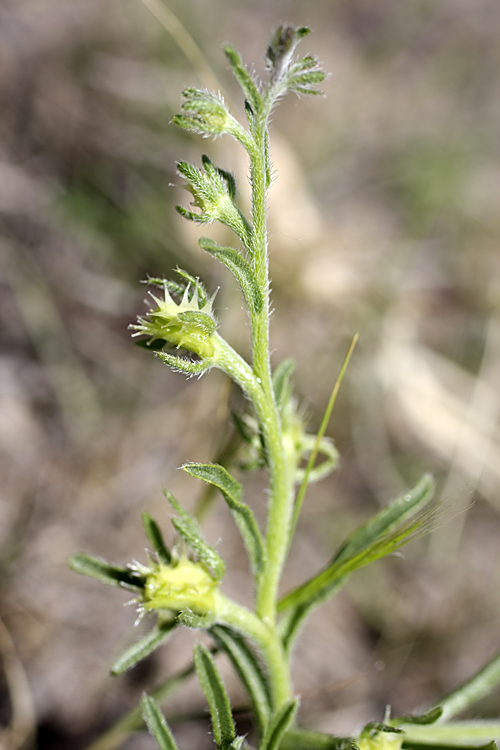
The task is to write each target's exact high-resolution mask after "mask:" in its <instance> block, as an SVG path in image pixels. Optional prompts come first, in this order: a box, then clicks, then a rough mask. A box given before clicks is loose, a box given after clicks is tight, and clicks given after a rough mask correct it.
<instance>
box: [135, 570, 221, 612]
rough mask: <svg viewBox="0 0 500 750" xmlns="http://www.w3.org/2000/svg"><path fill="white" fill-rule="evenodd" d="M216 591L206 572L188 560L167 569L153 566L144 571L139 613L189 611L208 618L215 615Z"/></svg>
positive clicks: (216, 585) (211, 579)
mask: <svg viewBox="0 0 500 750" xmlns="http://www.w3.org/2000/svg"><path fill="white" fill-rule="evenodd" d="M217 587H218V583H217V581H216V580H214V578H212V576H211V575H210V574H209V573H208V572H207V570H206V568H205V567H204V566H203V565H202V564H201V563H199V562H193V561H192V560H189V559H188V558H187V557H181V558H180V559H179V561H178V562H177V563H172V564H170V565H164V564H163V563H152V564H151V566H150V567H149V568H148V569H147V573H146V583H145V585H144V589H143V592H142V600H141V601H140V604H139V609H141V610H144V611H149V610H158V609H171V610H173V611H175V612H180V611H182V610H185V609H189V610H191V611H192V612H194V613H195V614H197V615H210V614H213V613H214V611H215V592H216V591H217Z"/></svg>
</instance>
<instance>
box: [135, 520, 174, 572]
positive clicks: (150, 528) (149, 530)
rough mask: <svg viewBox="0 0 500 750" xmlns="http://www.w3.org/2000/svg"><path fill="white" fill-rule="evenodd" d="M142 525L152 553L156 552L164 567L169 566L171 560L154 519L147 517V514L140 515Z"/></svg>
mask: <svg viewBox="0 0 500 750" xmlns="http://www.w3.org/2000/svg"><path fill="white" fill-rule="evenodd" d="M142 523H143V526H144V531H145V532H146V536H147V538H148V540H149V543H150V544H151V546H152V548H153V550H154V552H156V555H157V557H158V560H159V562H161V563H163V564H164V565H169V564H170V562H171V559H172V558H171V555H170V552H169V551H168V549H167V546H166V544H165V542H164V541H163V535H162V533H161V531H160V529H159V526H158V524H157V523H156V521H155V520H154V518H152V517H151V516H150V515H149V513H143V514H142Z"/></svg>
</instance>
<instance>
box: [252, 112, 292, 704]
mask: <svg viewBox="0 0 500 750" xmlns="http://www.w3.org/2000/svg"><path fill="white" fill-rule="evenodd" d="M266 133H267V115H263V116H261V119H260V121H259V122H258V123H257V124H256V128H255V143H256V146H257V148H256V149H255V151H254V152H253V153H252V154H251V155H250V156H251V162H252V164H251V179H252V207H253V208H252V223H253V238H254V250H253V266H254V271H255V274H256V277H257V281H258V283H259V286H260V289H261V291H262V294H263V297H264V305H263V309H262V311H261V312H259V313H257V314H255V315H253V316H252V351H253V370H254V373H255V375H256V377H257V379H258V381H259V383H260V385H261V387H262V391H263V393H264V404H263V408H261V409H259V412H260V413H259V419H260V423H261V427H262V432H263V435H264V442H265V446H266V451H267V458H268V465H269V505H268V518H267V529H266V562H265V566H264V572H263V575H262V577H261V580H260V585H259V589H258V592H257V613H258V615H259V616H260V617H261V618H262V619H263V620H264V621H265V622H266V623H268V624H269V625H271V626H272V627H274V625H275V623H276V602H277V594H278V585H279V580H280V576H281V571H282V569H283V564H284V562H285V557H286V551H287V547H288V539H289V531H290V521H291V513H292V505H293V494H292V491H293V483H292V481H290V477H289V472H288V470H287V462H286V455H285V450H284V447H283V435H282V429H281V424H280V419H279V415H278V410H277V408H276V403H275V399H274V393H273V388H272V380H271V366H270V353H269V259H268V252H267V230H266V208H265V202H266V187H267V185H266V183H267V163H266V160H267V157H266ZM288 697H289V696H288Z"/></svg>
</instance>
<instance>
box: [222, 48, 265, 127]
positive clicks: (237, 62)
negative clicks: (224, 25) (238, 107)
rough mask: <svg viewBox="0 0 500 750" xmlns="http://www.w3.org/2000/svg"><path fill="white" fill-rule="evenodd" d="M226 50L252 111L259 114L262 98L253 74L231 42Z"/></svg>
mask: <svg viewBox="0 0 500 750" xmlns="http://www.w3.org/2000/svg"><path fill="white" fill-rule="evenodd" d="M224 52H225V53H226V57H227V59H228V61H229V64H230V66H231V68H232V70H233V73H234V76H235V78H236V80H237V81H238V83H239V84H240V87H241V89H242V91H243V95H244V96H245V99H246V100H247V101H248V103H249V104H250V107H251V108H252V113H253V114H254V115H258V114H259V113H260V112H261V110H262V98H261V96H260V94H259V90H258V88H257V86H256V85H255V82H254V80H253V78H252V76H251V75H250V73H249V72H248V70H247V68H246V67H245V65H244V64H243V63H242V61H241V57H240V56H239V54H238V53H237V51H236V50H235V49H234V47H231V45H230V44H226V46H225V47H224Z"/></svg>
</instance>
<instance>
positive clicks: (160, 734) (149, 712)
mask: <svg viewBox="0 0 500 750" xmlns="http://www.w3.org/2000/svg"><path fill="white" fill-rule="evenodd" d="M141 709H142V716H143V719H144V721H145V722H146V724H147V726H148V729H149V731H150V732H151V734H152V735H153V736H154V737H155V739H156V741H157V743H158V745H159V747H160V750H179V748H178V747H177V744H176V742H175V740H174V738H173V736H172V733H171V731H170V728H169V726H168V724H167V722H166V721H165V717H164V716H163V714H162V712H161V711H160V708H159V706H158V704H157V703H156V701H155V700H154V699H153V698H150V697H149V695H144V696H143V698H142V700H141Z"/></svg>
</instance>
